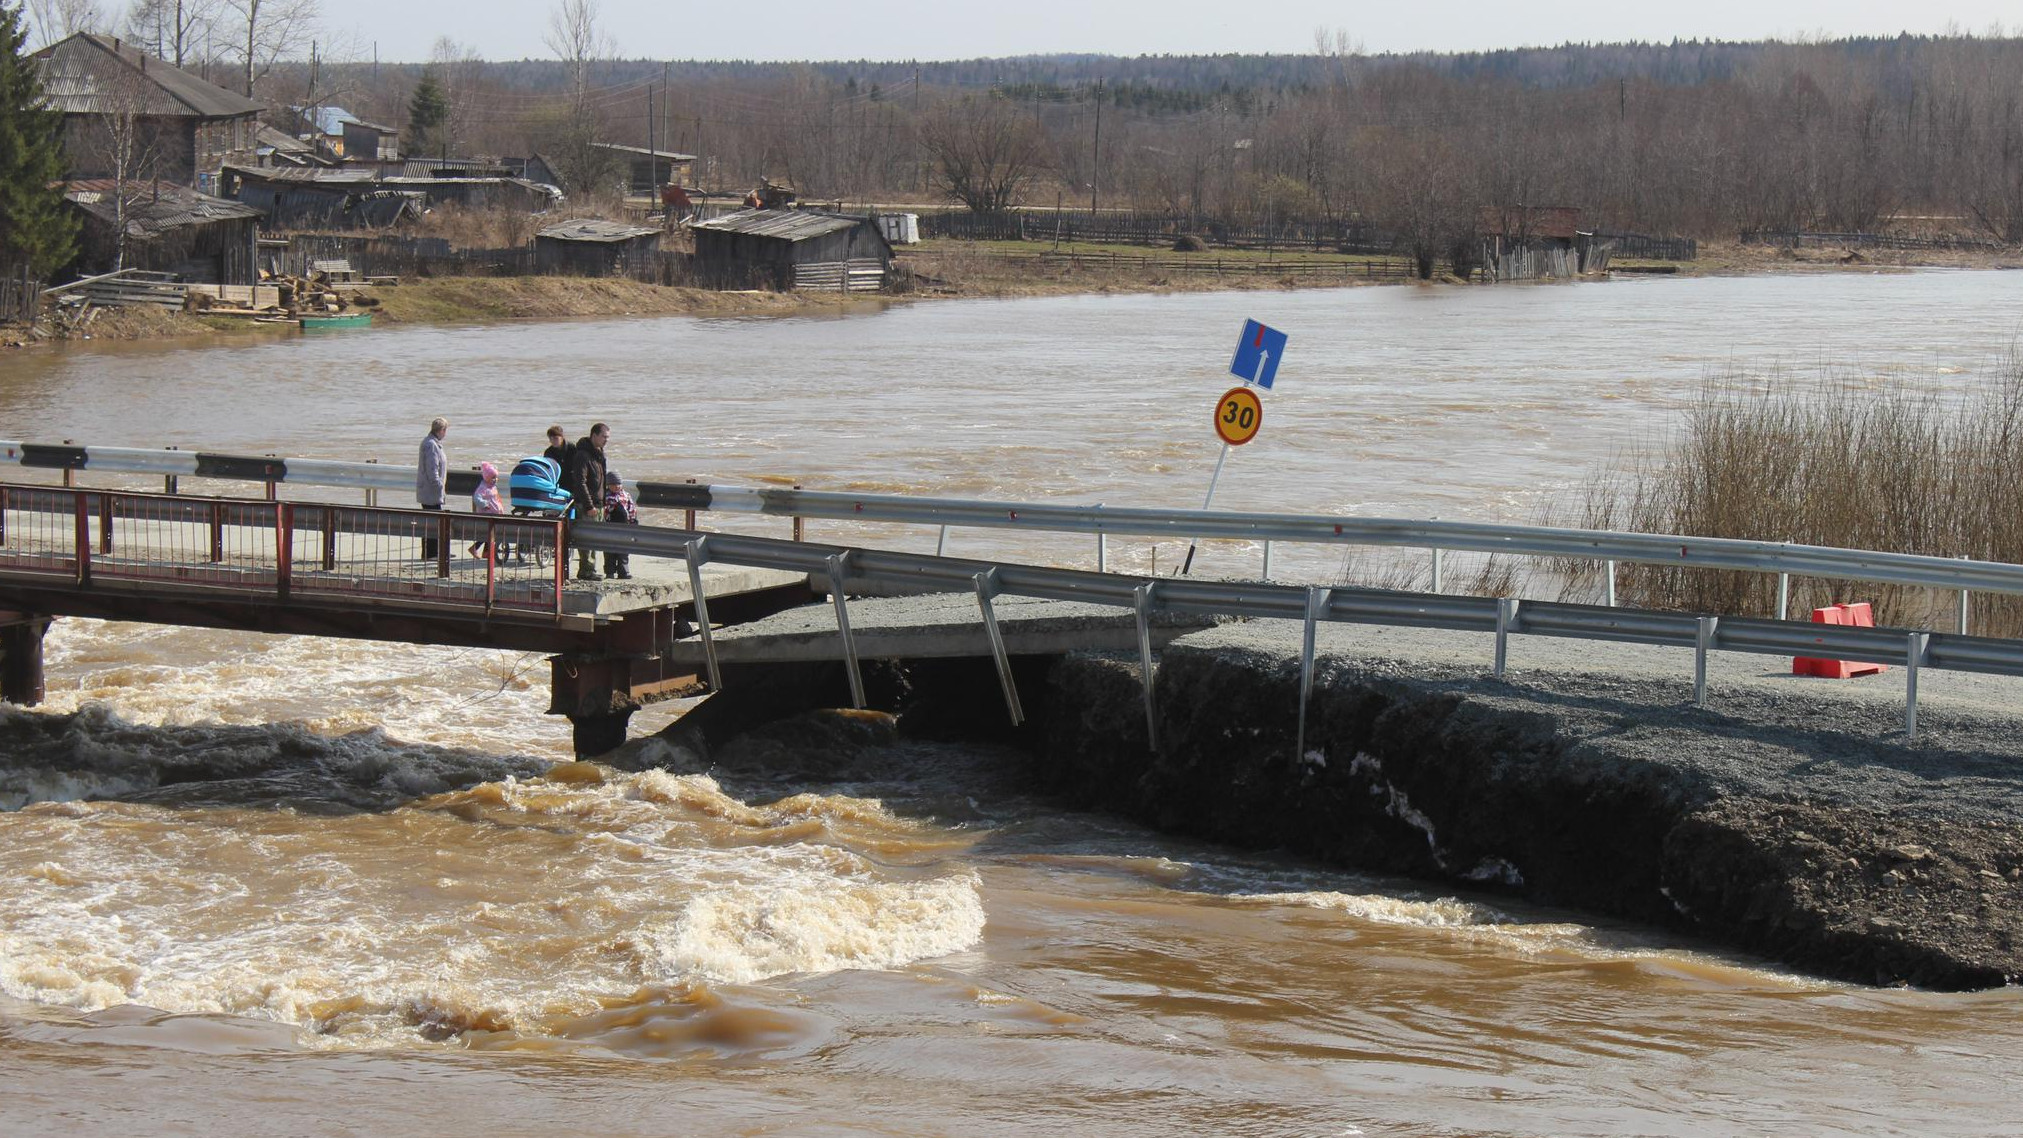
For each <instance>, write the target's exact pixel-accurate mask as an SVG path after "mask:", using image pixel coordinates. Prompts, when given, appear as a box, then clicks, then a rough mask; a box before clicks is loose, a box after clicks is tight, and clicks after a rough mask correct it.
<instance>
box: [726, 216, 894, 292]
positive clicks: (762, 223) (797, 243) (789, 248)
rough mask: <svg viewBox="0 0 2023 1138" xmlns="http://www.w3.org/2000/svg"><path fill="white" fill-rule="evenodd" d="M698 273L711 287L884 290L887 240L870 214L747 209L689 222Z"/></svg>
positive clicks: (889, 251) (888, 262) (889, 263)
mask: <svg viewBox="0 0 2023 1138" xmlns="http://www.w3.org/2000/svg"><path fill="white" fill-rule="evenodd" d="M693 232H694V234H695V269H696V276H697V278H698V279H699V280H701V281H703V282H705V283H706V284H710V285H713V286H714V287H717V288H752V287H770V288H775V289H780V290H783V291H784V290H786V289H791V288H810V287H813V288H832V289H833V288H848V289H850V290H852V291H858V290H865V291H875V290H877V289H879V288H882V287H884V284H885V274H886V271H887V270H889V269H890V268H891V267H892V245H891V243H890V242H888V241H886V240H885V235H884V234H883V233H881V232H879V227H878V223H877V222H876V221H875V220H874V219H872V218H870V217H861V216H856V215H853V214H841V213H822V212H818V211H815V210H805V209H748V210H742V211H740V212H737V213H731V214H725V215H724V216H722V217H719V218H716V219H714V220H712V221H703V222H698V223H696V225H695V226H693Z"/></svg>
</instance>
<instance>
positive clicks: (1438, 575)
mask: <svg viewBox="0 0 2023 1138" xmlns="http://www.w3.org/2000/svg"><path fill="white" fill-rule="evenodd" d="M1446 552H1447V551H1446V550H1444V549H1441V548H1439V547H1438V546H1435V547H1434V548H1433V591H1434V592H1436V593H1440V592H1445V591H1446V585H1447V574H1446V568H1447V566H1446V564H1445V556H1444V555H1445V554H1446Z"/></svg>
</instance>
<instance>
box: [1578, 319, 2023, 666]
mask: <svg viewBox="0 0 2023 1138" xmlns="http://www.w3.org/2000/svg"><path fill="white" fill-rule="evenodd" d="M1580 509H1581V511H1582V512H1583V513H1584V515H1585V516H1584V517H1583V518H1582V523H1581V524H1584V525H1586V526H1589V527H1591V528H1596V529H1614V530H1635V531H1640V532H1645V533H1675V534H1682V535H1692V536H1701V537H1733V538H1749V539H1755V540H1764V541H1789V542H1794V543H1800V544H1806V545H1829V546H1845V547H1852V548H1860V549H1876V550H1887V551H1893V552H1903V553H1922V554H1930V555H1934V556H1940V557H1973V558H1978V559H1986V560H1993V561H2011V562H2016V561H2023V357H2018V356H2011V357H2010V358H2008V359H2006V360H2005V361H2004V362H2003V364H2002V365H2001V367H2000V368H1998V369H1997V371H1996V374H1995V375H1994V376H1993V377H1991V378H1990V379H1988V380H1986V381H1983V382H1982V383H1981V384H1979V385H1977V386H1976V387H1974V388H1972V389H1970V390H1968V391H1965V392H1947V393H1936V392H1924V391H1913V390H1910V389H1909V388H1907V387H1906V386H1904V385H1903V384H1902V383H1898V382H1893V381H1888V380H1875V381H1857V380H1836V379H1834V378H1832V377H1829V378H1824V379H1821V380H1818V381H1815V382H1812V383H1810V384H1808V385H1805V386H1802V387H1797V388H1794V387H1791V386H1788V385H1787V386H1784V387H1781V388H1778V389H1765V388H1762V387H1756V388H1753V389H1752V388H1748V387H1740V386H1736V385H1722V386H1719V387H1716V388H1714V389H1711V390H1710V391H1709V393H1708V394H1707V395H1706V396H1704V397H1703V398H1702V399H1701V400H1700V401H1699V402H1698V403H1697V404H1696V405H1695V406H1694V407H1693V408H1692V409H1691V411H1689V412H1688V414H1687V416H1686V421H1685V424H1684V426H1683V427H1682V428H1681V430H1680V432H1679V434H1678V435H1677V436H1676V437H1675V439H1674V440H1673V442H1672V443H1671V444H1670V445H1669V446H1668V447H1666V448H1665V449H1663V450H1662V451H1661V452H1658V453H1653V452H1652V451H1650V450H1645V451H1641V452H1636V453H1632V454H1630V455H1628V456H1626V457H1625V458H1624V459H1622V460H1620V461H1618V462H1617V463H1615V464H1613V466H1612V467H1611V468H1610V469H1608V470H1606V471H1604V472H1603V473H1602V474H1600V475H1598V476H1597V477H1596V478H1595V479H1594V480H1593V481H1592V482H1591V483H1590V484H1589V485H1588V487H1587V491H1586V495H1585V501H1584V502H1583V503H1582V504H1581V507H1580ZM1556 568H1558V569H1559V570H1560V572H1561V573H1562V574H1563V576H1564V577H1565V579H1566V580H1565V583H1566V591H1567V593H1568V594H1569V595H1578V596H1582V597H1583V598H1585V597H1590V596H1592V595H1593V594H1595V593H1598V592H1599V591H1600V577H1599V572H1600V569H1599V567H1598V566H1596V565H1594V564H1593V563H1573V562H1569V563H1566V564H1563V565H1559V566H1556ZM1616 587H1617V596H1618V599H1619V602H1620V603H1622V604H1627V605H1637V606H1641V607H1650V608H1667V609H1682V610H1691V611H1699V612H1714V613H1746V614H1770V613H1772V612H1774V610H1775V606H1776V589H1777V579H1776V577H1775V576H1774V575H1771V574H1762V573H1738V572H1724V571H1714V570H1694V569H1681V568H1674V567H1669V566H1628V565H1625V566H1621V567H1620V568H1619V570H1618V574H1617V581H1616ZM1841 601H1871V602H1873V603H1874V604H1875V606H1876V620H1877V623H1879V624H1890V625H1897V626H1904V627H1950V626H1951V620H1952V615H1951V614H1952V613H1953V611H1954V608H1953V606H1954V605H1955V604H1956V600H1955V598H1954V597H1953V596H1952V595H1951V594H1946V595H1943V596H1941V595H1939V594H1938V593H1936V592H1935V591H1934V590H1931V589H1926V588H1920V587H1909V586H1888V585H1882V584H1878V583H1875V582H1863V581H1841V580H1825V579H1794V580H1793V581H1792V582H1791V599H1790V606H1791V607H1790V611H1791V614H1792V615H1794V616H1799V617H1802V616H1803V615H1804V614H1805V613H1806V612H1807V611H1808V610H1810V609H1811V608H1813V607H1816V606H1820V605H1826V604H1831V603H1835V602H1841ZM1970 627H1971V630H1972V631H1974V632H1976V633H1980V634H1984V635H2013V634H2015V633H2016V632H2017V631H2018V630H2019V629H2023V598H2019V597H1999V596H1992V595H1987V596H1979V597H1976V598H1974V607H1973V614H1972V621H1971V625H1970Z"/></svg>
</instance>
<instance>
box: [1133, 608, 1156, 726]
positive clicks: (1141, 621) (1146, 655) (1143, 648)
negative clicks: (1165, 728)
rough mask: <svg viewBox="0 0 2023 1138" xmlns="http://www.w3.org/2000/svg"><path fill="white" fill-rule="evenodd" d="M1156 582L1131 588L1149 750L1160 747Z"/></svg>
mask: <svg viewBox="0 0 2023 1138" xmlns="http://www.w3.org/2000/svg"><path fill="white" fill-rule="evenodd" d="M1154 587H1155V585H1154V582H1151V581H1147V582H1145V583H1144V584H1142V585H1140V586H1138V587H1137V588H1136V589H1133V590H1131V603H1132V607H1133V608H1134V609H1135V610H1136V611H1137V614H1138V673H1139V676H1140V677H1141V678H1142V679H1143V680H1144V683H1145V746H1146V748H1147V749H1148V750H1153V751H1156V750H1158V749H1159V717H1158V715H1157V714H1155V713H1154V711H1153V703H1152V682H1153V672H1152V605H1153V603H1154V601H1155V598H1154V597H1153V595H1152V590H1153V588H1154Z"/></svg>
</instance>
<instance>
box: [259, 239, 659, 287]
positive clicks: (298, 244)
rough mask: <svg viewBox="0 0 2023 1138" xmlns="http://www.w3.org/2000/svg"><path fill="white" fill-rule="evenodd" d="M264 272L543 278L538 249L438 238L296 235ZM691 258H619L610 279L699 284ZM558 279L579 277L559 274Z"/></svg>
mask: <svg viewBox="0 0 2023 1138" xmlns="http://www.w3.org/2000/svg"><path fill="white" fill-rule="evenodd" d="M265 255H266V256H268V258H269V263H267V264H264V265H262V266H261V267H262V268H265V269H268V270H269V271H271V272H274V273H277V274H281V275H287V276H308V275H309V271H310V269H311V267H312V266H313V265H314V264H315V263H316V262H317V261H340V260H341V261H348V262H350V264H351V268H352V270H353V271H354V272H356V273H357V274H358V275H359V276H361V277H407V278H414V277H529V276H536V275H540V274H541V273H542V271H543V270H542V268H541V266H539V265H538V264H537V263H536V261H535V257H534V246H533V245H532V244H531V243H529V244H527V245H521V246H514V247H507V248H503V249H452V248H451V247H450V243H449V242H448V241H446V240H444V239H443V238H440V237H383V236H382V237H366V236H349V235H344V234H331V233H297V234H293V235H291V236H289V237H288V238H287V246H286V248H285V249H282V248H279V247H278V246H276V247H274V250H273V252H272V253H271V254H265ZM689 262H690V258H689V257H688V256H687V255H686V254H683V253H676V252H670V251H667V250H660V251H656V252H645V251H631V250H628V251H627V252H626V253H625V254H624V255H622V256H619V257H615V258H614V262H613V271H612V272H611V273H610V274H608V275H610V276H615V277H623V278H626V279H629V280H636V281H644V282H646V283H648V284H661V285H687V284H693V283H695V280H694V270H693V268H692V267H691V265H690V263H689ZM554 275H576V274H570V273H567V272H566V271H563V270H557V271H556V272H555V273H554Z"/></svg>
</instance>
